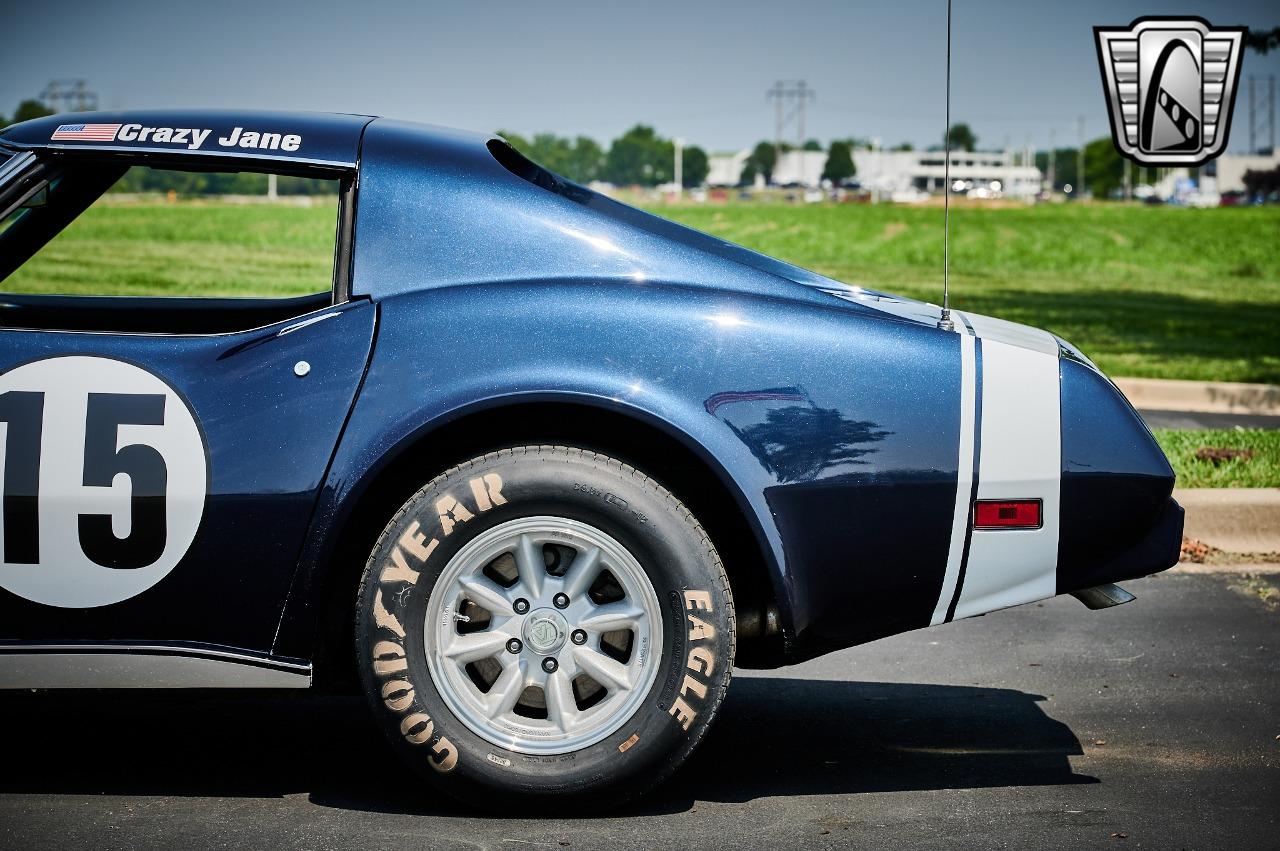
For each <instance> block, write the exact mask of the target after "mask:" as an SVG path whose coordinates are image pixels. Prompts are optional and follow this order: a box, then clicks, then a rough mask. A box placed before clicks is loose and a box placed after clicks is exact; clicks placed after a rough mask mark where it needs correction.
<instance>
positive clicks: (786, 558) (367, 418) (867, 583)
mask: <svg viewBox="0 0 1280 851" xmlns="http://www.w3.org/2000/svg"><path fill="white" fill-rule="evenodd" d="M380 309H381V314H380V320H379V332H378V339H377V343H376V346H375V351H374V355H373V357H372V359H371V363H370V367H369V372H368V374H367V377H366V380H365V383H364V387H363V390H362V392H361V394H360V397H359V399H358V400H357V403H356V405H355V407H354V409H353V411H352V415H351V419H350V421H349V423H348V427H347V430H346V433H345V435H344V438H343V440H342V443H341V445H340V447H339V450H338V453H337V455H336V457H335V460H334V465H333V470H332V472H331V475H330V483H331V487H330V488H329V489H327V491H326V494H325V496H324V499H323V500H322V504H321V506H320V514H319V515H318V517H319V520H318V521H317V523H316V524H315V525H314V526H313V528H314V529H316V530H317V531H316V533H315V536H313V542H312V544H313V546H312V547H311V554H310V560H311V561H312V563H313V566H314V564H322V563H323V561H324V557H325V556H324V553H325V552H326V551H328V550H329V549H330V548H331V546H332V541H326V540H325V537H324V536H325V535H326V533H330V534H331V533H332V532H333V531H334V530H335V529H339V528H341V520H342V517H343V515H344V513H345V511H346V510H347V507H348V506H349V505H350V504H352V503H353V502H354V501H355V500H356V499H358V498H359V496H360V494H361V492H362V489H363V488H364V487H365V486H366V484H367V483H368V482H369V481H371V480H372V478H373V477H374V476H375V475H376V474H377V471H378V470H380V469H381V467H382V466H383V465H385V464H388V463H395V462H394V458H395V457H396V456H397V454H398V452H399V451H400V449H401V448H403V447H405V446H408V445H410V444H412V443H414V442H415V441H417V440H419V439H421V438H422V437H423V435H424V434H429V432H430V430H431V429H433V428H435V427H437V426H439V425H440V424H442V423H445V422H448V421H449V420H451V419H453V418H455V417H456V416H458V415H460V414H462V413H465V412H469V411H474V410H476V409H478V408H484V407H490V408H495V409H497V408H500V407H501V406H502V405H504V404H511V403H514V402H516V401H520V400H538V401H553V400H557V399H561V400H565V401H574V402H578V403H581V402H587V403H589V404H594V405H600V406H605V407H609V408H612V409H614V410H616V411H619V412H621V413H624V414H627V415H629V416H634V417H636V418H638V419H642V420H644V421H646V422H649V423H651V424H655V425H658V426H659V427H661V428H663V429H664V430H665V431H667V432H668V433H669V434H671V435H673V436H675V437H676V438H677V439H680V440H682V441H683V442H685V443H686V444H687V445H688V446H689V447H690V448H691V449H693V450H694V451H695V452H696V454H698V455H699V456H701V457H702V458H704V459H706V461H707V463H708V464H709V465H710V466H711V467H712V468H713V469H714V470H715V471H716V473H717V474H718V475H720V476H721V477H722V478H723V479H724V480H725V483H726V484H727V485H728V487H729V490H730V491H731V492H732V493H734V494H736V495H737V496H738V497H739V501H740V508H741V510H743V511H744V512H745V513H746V514H747V516H748V518H749V520H750V522H751V524H752V525H753V526H754V527H755V528H756V529H757V530H758V535H759V539H760V541H761V544H762V547H763V549H764V551H765V552H764V554H765V557H766V561H767V562H768V563H769V565H770V566H771V567H772V568H773V572H774V576H773V578H774V584H775V590H776V592H777V595H778V598H779V603H780V609H781V614H782V618H783V622H784V626H785V629H786V633H787V634H788V636H789V637H791V638H792V639H798V640H802V641H803V642H804V643H806V644H807V645H811V646H814V647H819V646H821V647H829V646H837V645H847V644H851V643H856V642H858V641H864V640H870V639H872V638H877V637H881V636H883V635H887V634H890V633H893V632H897V631H900V630H902V629H909V628H914V627H917V626H925V625H927V624H928V623H929V617H930V614H931V612H932V609H933V606H934V603H935V601H936V599H937V595H938V591H939V588H940V587H941V582H942V574H943V570H944V568H945V563H946V560H947V547H948V541H949V535H950V529H951V518H952V505H953V503H954V499H955V487H956V463H957V461H956V443H957V439H958V437H957V419H958V417H957V413H958V405H959V397H958V392H959V391H958V389H957V387H958V383H959V382H958V380H957V372H958V368H959V367H958V353H957V350H958V344H957V339H958V338H957V337H956V336H955V335H953V334H946V333H942V332H933V331H932V330H931V329H921V328H919V327H918V326H912V325H908V324H906V323H901V322H894V321H885V320H877V319H870V318H864V317H862V316H861V315H858V314H856V313H850V312H848V311H845V310H842V309H840V308H838V307H832V308H826V309H820V308H815V307H812V306H807V305H797V304H793V303H789V302H784V301H780V300H776V299H767V298H746V297H743V296H741V295H739V294H732V293H719V292H716V291H713V290H707V289H703V288H698V287H690V286H682V285H676V284H669V283H660V282H654V281H644V282H639V281H631V282H628V283H618V282H608V283H601V282H598V281H593V280H592V279H590V278H581V279H560V280H541V281H528V282H507V283H495V284H486V285H475V286H447V287H442V288H436V289H429V290H424V291H421V292H416V293H406V294H403V295H398V296H394V297H391V298H387V299H385V300H383V301H382V302H381V304H380ZM494 415H495V416H500V415H501V414H500V413H498V412H497V411H496V410H495V414H494ZM428 439H429V437H428ZM433 472H435V471H427V470H424V471H423V477H424V479H423V480H424V482H425V480H426V479H427V478H429V477H430V475H432V474H433ZM305 568H306V565H305V564H304V569H305Z"/></svg>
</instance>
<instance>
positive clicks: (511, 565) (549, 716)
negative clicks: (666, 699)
mask: <svg viewBox="0 0 1280 851" xmlns="http://www.w3.org/2000/svg"><path fill="white" fill-rule="evenodd" d="M560 595H564V597H567V598H568V599H567V601H566V600H565V599H563V598H561V599H559V600H558V599H557V597H558V596H560ZM517 601H523V602H522V603H520V604H519V605H517ZM557 604H560V605H557ZM517 609H522V610H523V611H520V612H519V613H518V612H517ZM424 629H425V638H426V645H425V646H426V655H427V665H428V667H429V669H430V671H431V677H432V679H433V681H434V682H435V684H436V688H437V689H438V690H439V692H440V696H441V697H442V698H443V699H444V701H445V703H446V704H448V706H449V708H450V709H451V710H452V711H453V714H454V715H456V716H457V717H458V719H459V720H460V721H462V723H464V724H465V725H466V726H467V727H468V728H469V729H470V730H471V731H472V732H474V733H475V734H476V735H478V736H480V737H481V738H483V739H485V740H486V741H489V742H491V743H493V744H495V745H499V746H501V747H504V748H507V749H508V750H513V751H517V752H520V753H530V754H561V753H569V752H570V751H576V750H581V749H582V748H585V747H588V746H590V745H593V744H595V743H596V742H599V741H600V740H601V739H603V738H605V737H606V736H608V735H609V734H611V733H613V732H614V731H616V730H617V729H618V728H619V727H621V726H622V725H623V724H624V723H625V722H626V721H627V719H628V718H630V717H631V716H632V715H633V714H634V713H635V711H636V709H637V708H638V707H639V706H640V704H641V702H642V701H643V700H644V699H645V697H646V695H648V693H649V689H650V688H651V687H652V686H653V682H654V679H655V678H656V677H657V673H658V664H659V661H660V659H659V657H660V656H661V648H662V613H661V609H660V607H659V604H658V596H657V594H656V593H655V592H654V590H653V584H652V583H651V582H650V581H649V577H648V576H647V575H646V574H645V572H644V569H643V568H642V567H641V566H640V562H638V561H637V560H636V558H635V557H634V556H633V555H631V553H629V552H628V551H627V550H626V549H625V548H624V547H623V546H622V545H621V544H619V543H618V542H617V541H615V540H614V539H613V538H612V537H610V536H609V535H607V534H605V533H604V532H602V531H601V530H599V529H597V528H595V527H594V526H590V525H587V524H586V523H580V522H578V521H576V520H570V519H568V518H563V517H549V516H541V517H525V518H520V519H518V520H510V521H507V522H506V523H502V524H500V525H498V526H495V527H494V528H492V529H489V530H487V531H485V532H484V533H482V534H481V535H479V536H478V537H476V538H475V539H474V540H472V541H470V542H468V543H467V544H466V545H465V546H464V547H463V548H462V549H461V550H459V551H458V553H457V554H456V555H455V556H454V557H453V558H452V559H450V561H449V563H448V564H447V565H445V568H444V571H443V572H442V573H441V574H440V578H439V580H438V581H437V582H436V585H435V588H434V589H433V590H432V592H431V599H430V600H429V601H428V603H427V616H426V621H425V628H424ZM584 636H585V640H582V639H583V638H584ZM513 639H514V641H513ZM517 642H518V645H517Z"/></svg>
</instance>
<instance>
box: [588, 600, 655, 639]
mask: <svg viewBox="0 0 1280 851" xmlns="http://www.w3.org/2000/svg"><path fill="white" fill-rule="evenodd" d="M643 617H644V612H642V611H640V610H639V609H637V608H635V607H634V606H632V605H631V604H630V603H628V602H626V601H622V602H618V603H610V604H608V605H606V606H600V607H598V608H597V609H596V610H595V611H594V612H592V613H591V614H590V615H587V616H586V617H585V618H582V619H581V620H580V621H578V626H580V627H582V628H583V629H589V630H593V631H595V632H612V631H614V630H616V629H636V628H638V627H639V625H640V619H641V618H643Z"/></svg>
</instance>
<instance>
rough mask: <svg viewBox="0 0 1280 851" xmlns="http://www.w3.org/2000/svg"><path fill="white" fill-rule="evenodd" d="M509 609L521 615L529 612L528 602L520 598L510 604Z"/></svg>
mask: <svg viewBox="0 0 1280 851" xmlns="http://www.w3.org/2000/svg"><path fill="white" fill-rule="evenodd" d="M511 608H513V609H515V610H516V614H517V615H523V614H524V613H525V612H527V611H529V601H528V600H526V599H525V598H524V597H521V598H520V599H519V600H516V601H515V602H514V603H512V604H511Z"/></svg>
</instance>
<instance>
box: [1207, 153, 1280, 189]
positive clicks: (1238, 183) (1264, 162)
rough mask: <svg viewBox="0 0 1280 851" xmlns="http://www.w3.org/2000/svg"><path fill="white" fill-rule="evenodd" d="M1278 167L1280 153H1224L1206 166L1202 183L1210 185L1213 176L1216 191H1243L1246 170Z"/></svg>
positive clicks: (1264, 169)
mask: <svg viewBox="0 0 1280 851" xmlns="http://www.w3.org/2000/svg"><path fill="white" fill-rule="evenodd" d="M1276 168H1280V153H1275V152H1273V153H1271V154H1269V155H1262V154H1223V155H1222V156H1220V157H1218V158H1217V159H1216V160H1214V161H1213V162H1211V163H1210V164H1209V165H1208V166H1206V167H1205V179H1203V180H1202V185H1204V186H1209V181H1208V178H1209V177H1213V178H1214V182H1213V184H1212V188H1213V189H1214V190H1215V191H1217V192H1243V191H1244V173H1245V172H1246V171H1271V170H1272V169H1276Z"/></svg>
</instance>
